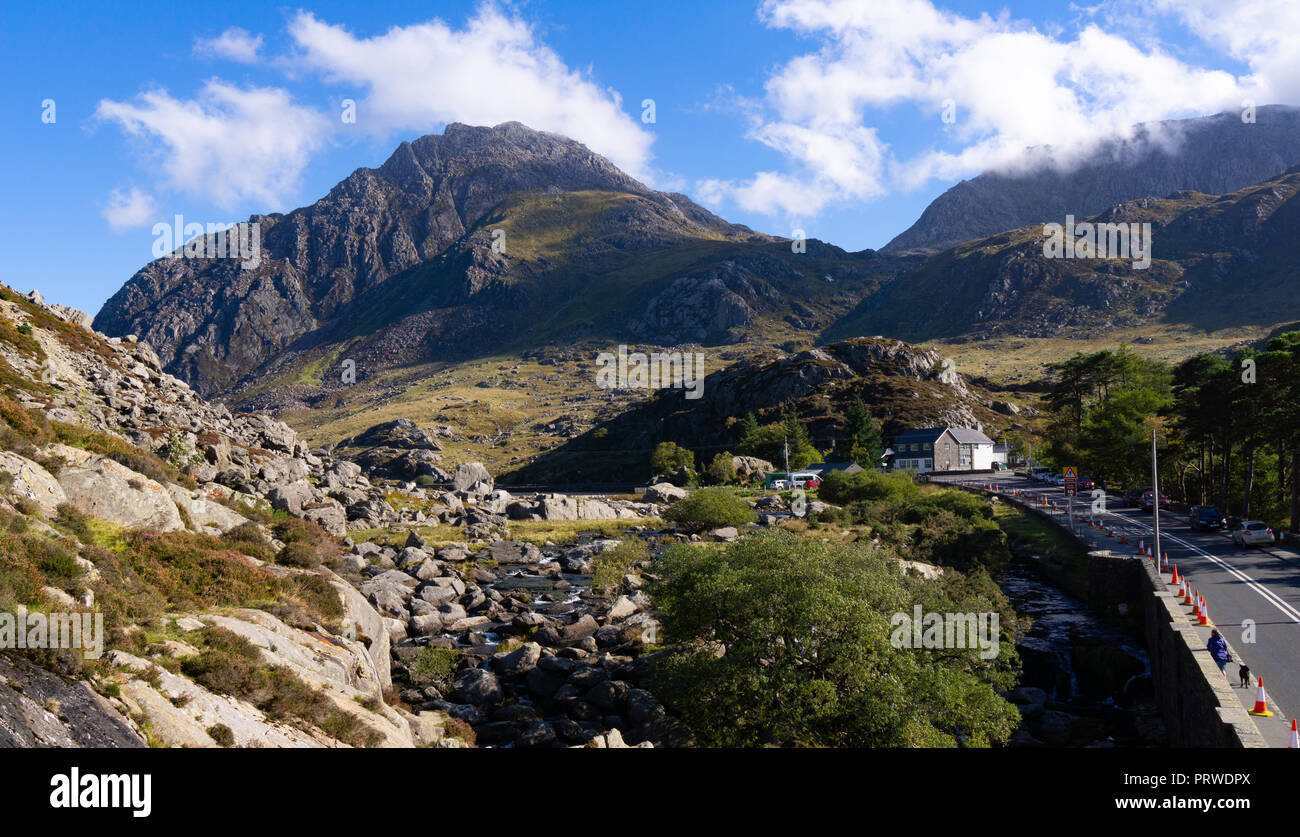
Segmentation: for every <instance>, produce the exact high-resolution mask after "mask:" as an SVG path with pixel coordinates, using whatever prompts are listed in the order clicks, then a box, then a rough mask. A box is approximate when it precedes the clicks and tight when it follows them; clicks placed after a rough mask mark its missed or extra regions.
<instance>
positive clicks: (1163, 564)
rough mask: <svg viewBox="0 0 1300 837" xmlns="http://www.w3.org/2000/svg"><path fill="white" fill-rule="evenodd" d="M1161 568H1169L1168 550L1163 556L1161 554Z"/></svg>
mask: <svg viewBox="0 0 1300 837" xmlns="http://www.w3.org/2000/svg"><path fill="white" fill-rule="evenodd" d="M1160 569H1161V570H1167V569H1169V553H1168V552H1166V553H1165V554H1164V555H1163V556H1161V558H1160Z"/></svg>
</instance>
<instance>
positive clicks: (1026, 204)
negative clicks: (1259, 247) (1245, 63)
mask: <svg viewBox="0 0 1300 837" xmlns="http://www.w3.org/2000/svg"><path fill="white" fill-rule="evenodd" d="M1255 116H1256V119H1255V122H1254V123H1245V122H1243V121H1242V119H1241V113H1240V112H1237V111H1231V112H1228V113H1221V114H1218V115H1216V116H1206V117H1200V118H1196V119H1184V120H1170V121H1166V122H1158V123H1151V124H1147V125H1141V126H1138V128H1137V131H1136V134H1135V136H1134V137H1133V138H1131V139H1117V140H1111V141H1108V142H1104V143H1102V144H1100V145H1099V146H1098V147H1097V148H1095V149H1092V150H1091V151H1090V152H1088V153H1086V154H1084V155H1083V156H1082V158H1081V159H1080V160H1078V161H1077V162H1073V163H1072V162H1071V161H1069V160H1064V161H1058V160H1056V154H1057V152H1056V151H1054V150H1053V149H1051V148H1038V149H1033V150H1030V151H1027V152H1025V154H1024V158H1023V159H1022V160H1021V161H1019V162H1018V163H1017V164H1016V165H1014V166H1010V167H1008V168H1009V171H1008V172H1005V173H1003V172H985V173H984V174H981V175H979V176H978V177H975V178H972V179H971V180H963V181H962V182H961V183H958V184H957V185H956V186H953V187H952V188H951V189H949V190H948V191H946V192H944V193H943V194H942V195H940V196H939V197H938V198H935V200H934V201H933V202H932V203H931V204H930V205H929V206H927V207H926V208H925V211H924V212H922V213H921V217H920V218H919V219H917V221H916V223H914V224H913V225H912V226H910V227H908V228H907V229H906V230H904V231H903V232H902V233H899V234H898V236H896V237H895V238H894V239H893V240H892V241H890V242H889V243H888V244H887V245H885V247H884V251H885V252H887V253H895V252H904V251H909V250H924V251H935V250H943V249H945V248H948V247H951V246H953V245H955V244H960V243H961V242H963V241H970V240H971V239H976V238H982V237H984V236H988V235H993V234H995V233H1000V232H1002V231H1004V230H1014V229H1018V228H1020V227H1024V226H1027V225H1029V224H1034V223H1040V224H1041V223H1045V222H1049V221H1054V222H1056V223H1064V222H1065V216H1066V215H1067V214H1072V215H1074V216H1075V217H1076V218H1084V217H1086V216H1089V215H1094V214H1096V213H1098V212H1101V211H1103V210H1105V209H1108V208H1110V207H1112V206H1114V205H1115V204H1118V203H1123V202H1124V201H1131V200H1135V199H1137V198H1144V197H1147V196H1153V197H1158V198H1159V197H1164V196H1165V195H1170V194H1172V193H1174V192H1179V191H1183V190H1188V191H1196V192H1204V193H1206V194H1209V195H1221V194H1224V193H1227V192H1233V191H1236V190H1237V189H1241V188H1243V187H1245V186H1249V185H1251V184H1253V183H1258V182H1260V181H1261V180H1264V179H1265V178H1268V177H1272V176H1273V175H1275V174H1277V173H1278V172H1281V171H1284V170H1285V169H1287V168H1288V167H1290V166H1293V165H1295V164H1297V163H1300V140H1297V137H1298V136H1300V109H1297V108H1292V107H1284V106H1281V105H1271V106H1266V107H1261V108H1258V109H1257V110H1256V114H1255Z"/></svg>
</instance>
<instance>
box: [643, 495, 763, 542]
mask: <svg viewBox="0 0 1300 837" xmlns="http://www.w3.org/2000/svg"><path fill="white" fill-rule="evenodd" d="M662 516H663V519H664V520H667V521H670V522H672V523H676V524H678V525H679V526H681V527H682V528H684V529H688V530H692V531H696V532H703V531H705V530H707V529H717V528H718V527H720V526H737V527H739V526H744V525H746V524H748V523H753V522H755V521H756V520H758V515H757V514H755V513H754V510H753V509H751V508H750V507H749V504H748V503H746V502H745V501H744V500H742V499H740V498H739V497H737V496H736V495H735V494H732V493H731V492H730V491H728V490H727V489H725V488H716V487H715V488H701V489H699V490H698V491H693V492H691V493H690V494H689V495H688V496H686V497H683V498H682V499H680V500H677V501H675V502H674V503H672V505H670V506H668V508H666V509H664V511H663V514H662Z"/></svg>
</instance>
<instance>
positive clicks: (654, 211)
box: [95, 122, 896, 407]
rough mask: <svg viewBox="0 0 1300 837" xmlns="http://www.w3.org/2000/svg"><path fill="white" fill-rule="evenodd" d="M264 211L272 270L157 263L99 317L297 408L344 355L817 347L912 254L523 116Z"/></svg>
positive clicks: (449, 135)
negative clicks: (798, 245)
mask: <svg viewBox="0 0 1300 837" xmlns="http://www.w3.org/2000/svg"><path fill="white" fill-rule="evenodd" d="M253 220H254V221H257V222H260V224H261V225H262V258H261V264H260V265H259V266H257V267H256V268H252V269H247V270H241V269H240V265H239V263H238V262H237V261H235V260H207V259H193V258H178V259H168V258H164V259H158V260H156V261H154V262H151V263H150V264H148V265H146V266H145V267H144V268H142V269H141V270H140V271H139V272H138V273H136V274H135V276H133V277H131V279H130V280H129V281H128V282H127V283H126V285H125V286H124V287H123V288H122V289H121V290H120V291H118V292H117V293H116V294H115V295H114V296H113V297H112V298H111V299H110V300H109V301H108V302H107V303H106V304H105V306H104V308H103V310H101V311H100V312H99V314H98V316H97V317H96V318H95V328H97V329H99V330H101V331H103V332H105V333H107V334H110V335H125V334H136V335H138V336H139V337H140V339H142V340H145V341H147V342H149V343H150V344H151V345H152V346H154V348H155V349H156V350H157V351H158V353H159V356H160V357H161V358H162V360H163V362H164V364H165V366H166V368H167V370H168V371H169V372H171V373H172V374H175V375H176V376H178V377H180V378H182V379H184V380H186V381H188V382H189V383H190V384H191V385H193V386H194V387H195V388H196V389H198V390H199V391H201V392H203V393H205V394H207V395H218V394H220V395H223V396H226V397H229V398H230V399H231V400H233V401H234V402H235V403H240V404H245V405H254V406H262V407H284V406H294V405H298V404H301V403H305V402H306V401H310V399H311V398H313V397H317V396H319V395H320V394H321V393H322V391H324V390H328V389H329V387H330V386H331V385H337V384H338V382H339V381H340V380H341V379H342V377H343V374H342V373H343V369H344V367H343V364H344V361H351V362H352V364H353V365H354V367H355V369H356V377H357V380H358V381H363V380H364V379H366V378H368V377H373V376H374V375H376V374H377V373H378V372H379V371H381V370H384V369H391V368H394V367H397V366H404V365H410V364H418V363H423V362H431V361H440V360H447V359H454V358H467V357H475V356H482V355H485V354H491V353H499V352H502V351H508V350H515V351H523V350H527V349H529V348H533V347H536V346H539V345H568V344H571V343H573V342H575V341H577V340H580V339H586V338H593V337H595V338H599V339H624V340H629V341H632V340H635V341H641V342H644V343H654V344H661V345H674V344H678V343H684V342H694V343H712V344H719V343H728V342H734V341H737V340H740V339H742V338H743V337H744V336H745V335H747V334H752V333H760V334H762V335H764V337H765V338H768V339H773V340H781V339H787V338H789V337H790V335H791V333H792V332H793V333H802V335H803V337H804V339H805V340H811V338H812V337H813V336H814V335H815V334H816V333H817V331H819V330H821V329H823V328H825V327H826V326H828V325H829V324H830V323H831V322H833V321H834V320H835V319H837V318H838V317H840V316H842V315H843V314H844V313H845V312H847V311H848V310H849V309H850V308H851V307H852V306H853V305H854V304H855V303H856V302H857V300H858V299H859V298H860V296H861V293H862V292H864V291H865V290H867V289H870V288H873V287H875V286H876V285H877V284H879V282H880V281H883V279H884V278H886V277H887V276H888V275H889V274H890V273H891V272H892V271H893V270H894V269H895V265H896V262H895V261H894V260H890V259H885V258H883V257H880V256H877V255H876V254H874V253H872V252H870V251H868V252H865V253H861V254H850V253H845V252H844V251H842V250H840V249H838V248H835V247H831V246H829V245H825V244H822V243H820V242H816V241H809V242H807V245H808V246H807V252H806V253H793V252H791V246H790V243H789V242H787V241H782V240H780V239H776V238H773V237H770V236H765V235H760V234H758V233H755V232H754V231H752V230H750V229H749V228H747V227H743V226H740V225H736V224H730V223H728V222H726V221H724V220H723V219H721V218H719V217H717V216H715V215H713V214H712V213H710V212H708V211H706V210H704V209H702V208H701V207H699V206H697V205H696V204H694V203H693V202H692V201H691V200H690V199H689V198H686V197H685V196H683V195H679V194H670V193H664V192H656V191H654V190H652V189H649V188H647V187H646V186H644V185H643V184H641V183H639V182H637V181H636V180H634V179H633V178H631V177H629V176H628V175H626V174H624V173H623V172H621V171H619V170H618V169H617V168H616V167H615V166H614V165H612V164H611V163H610V162H609V161H608V160H606V159H605V158H603V157H601V156H599V155H597V154H595V153H593V152H592V151H590V150H589V149H588V148H586V147H585V146H583V145H582V144H581V143H578V142H576V141H574V140H571V139H567V138H565V137H561V136H557V135H555V134H549V133H544V132H541V131H534V130H531V129H529V128H527V127H525V126H523V125H520V124H519V123H516V122H510V123H505V124H502V125H497V126H496V127H492V128H485V127H469V126H465V125H459V124H451V125H448V126H447V128H446V130H445V132H444V133H443V134H442V135H430V136H425V137H421V138H420V139H417V140H415V141H414V142H409V143H405V142H404V143H402V144H401V145H400V146H399V147H398V148H397V150H396V151H395V152H394V153H393V155H392V156H391V157H390V158H389V159H388V160H387V162H385V163H384V164H383V165H382V166H380V167H379V168H377V169H368V168H362V169H358V170H357V171H355V172H353V173H352V174H351V175H350V176H349V177H348V178H347V179H346V180H344V181H342V182H341V183H339V184H338V185H337V186H335V187H334V188H333V189H331V190H330V192H329V194H328V195H327V196H325V197H324V198H322V199H321V200H319V201H317V202H316V203H315V204H312V205H311V206H309V207H305V208H302V209H297V210H294V211H293V212H290V213H289V214H287V215H268V216H257V217H255V218H254V219H253ZM345 350H346V352H345Z"/></svg>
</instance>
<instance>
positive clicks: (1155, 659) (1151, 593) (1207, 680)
mask: <svg viewBox="0 0 1300 837" xmlns="http://www.w3.org/2000/svg"><path fill="white" fill-rule="evenodd" d="M1133 563H1135V564H1137V565H1139V566H1140V567H1141V572H1140V573H1139V574H1138V581H1139V583H1140V584H1141V587H1142V596H1143V614H1144V617H1145V623H1146V641H1147V652H1148V654H1149V655H1150V657H1151V676H1152V678H1153V680H1154V681H1155V687H1156V698H1157V699H1158V700H1159V701H1160V709H1161V714H1162V715H1163V716H1164V720H1165V726H1166V727H1167V729H1168V732H1169V743H1170V744H1171V745H1172V746H1174V747H1249V748H1255V747H1267V746H1268V745H1267V744H1266V743H1265V742H1264V737H1263V736H1262V735H1260V732H1259V728H1258V727H1256V726H1255V722H1254V720H1252V719H1251V717H1250V715H1249V714H1247V712H1246V710H1245V709H1244V708H1242V706H1241V703H1240V702H1239V701H1238V699H1237V696H1236V694H1235V693H1234V692H1233V690H1232V685H1231V684H1230V683H1229V681H1228V680H1227V678H1225V677H1224V676H1223V673H1222V672H1220V671H1219V668H1218V666H1216V665H1215V664H1214V661H1213V660H1211V659H1210V655H1209V653H1208V652H1206V651H1205V647H1204V646H1205V643H1204V642H1203V641H1202V640H1201V638H1200V636H1198V635H1197V633H1196V630H1195V628H1194V626H1193V625H1192V620H1191V619H1189V618H1188V616H1187V614H1186V613H1184V612H1183V610H1182V608H1181V607H1179V605H1178V602H1177V601H1176V599H1175V598H1174V594H1173V593H1172V592H1171V591H1172V589H1173V588H1171V587H1170V586H1169V585H1168V584H1166V583H1165V582H1164V579H1163V578H1162V577H1161V576H1160V575H1159V574H1158V573H1157V572H1156V568H1155V566H1154V565H1153V564H1152V563H1151V562H1149V561H1134V562H1133Z"/></svg>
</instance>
